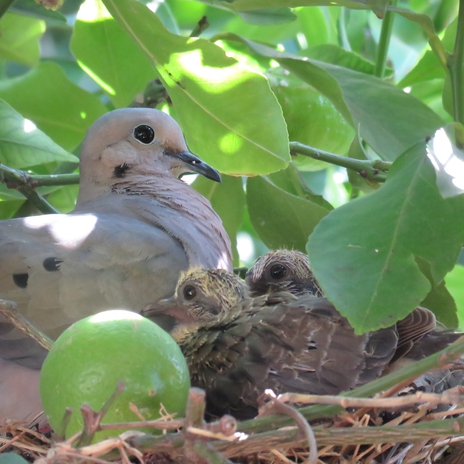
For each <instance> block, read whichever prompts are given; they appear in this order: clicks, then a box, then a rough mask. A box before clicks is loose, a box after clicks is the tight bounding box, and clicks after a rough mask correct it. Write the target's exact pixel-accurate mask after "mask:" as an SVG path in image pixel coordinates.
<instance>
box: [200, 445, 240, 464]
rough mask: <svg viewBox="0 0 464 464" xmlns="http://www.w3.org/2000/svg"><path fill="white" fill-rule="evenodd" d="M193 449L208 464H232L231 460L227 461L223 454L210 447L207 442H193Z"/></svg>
mask: <svg viewBox="0 0 464 464" xmlns="http://www.w3.org/2000/svg"><path fill="white" fill-rule="evenodd" d="M193 449H194V451H195V453H197V454H198V455H199V456H201V457H202V458H204V459H205V460H206V462H207V463H208V464H233V463H232V461H229V460H228V459H227V458H226V457H225V456H224V455H222V454H221V453H219V452H218V451H217V450H215V449H214V448H212V447H211V446H210V445H209V443H201V442H199V443H195V444H194V445H193Z"/></svg>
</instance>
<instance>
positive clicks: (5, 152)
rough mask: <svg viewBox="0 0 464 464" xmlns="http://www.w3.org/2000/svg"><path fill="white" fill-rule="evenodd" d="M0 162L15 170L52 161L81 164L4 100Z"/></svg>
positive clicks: (0, 113) (1, 103) (0, 108)
mask: <svg viewBox="0 0 464 464" xmlns="http://www.w3.org/2000/svg"><path fill="white" fill-rule="evenodd" d="M0 160H1V162H2V164H5V165H7V166H9V167H13V168H25V167H30V166H35V165H37V164H42V163H49V162H51V161H78V159H77V158H76V157H75V156H74V155H71V154H70V153H68V152H66V151H65V150H63V149H62V148H61V147H60V146H58V145H57V144H56V143H54V142H53V141H52V140H51V139H50V138H48V137H47V136H46V135H45V134H44V133H43V132H41V131H40V130H38V129H37V128H36V127H35V126H34V124H32V122H31V121H28V120H25V119H24V118H23V117H22V116H21V115H20V114H19V113H17V112H16V111H15V110H14V109H13V108H11V106H9V105H8V104H7V103H5V102H4V101H1V100H0Z"/></svg>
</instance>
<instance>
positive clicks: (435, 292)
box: [416, 257, 458, 327]
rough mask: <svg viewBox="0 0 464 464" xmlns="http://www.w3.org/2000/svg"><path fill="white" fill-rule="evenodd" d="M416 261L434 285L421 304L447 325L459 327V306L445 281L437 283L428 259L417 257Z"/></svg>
mask: <svg viewBox="0 0 464 464" xmlns="http://www.w3.org/2000/svg"><path fill="white" fill-rule="evenodd" d="M416 262H417V264H418V266H419V269H420V270H421V272H422V273H423V274H424V275H425V277H427V279H428V280H429V282H430V285H431V286H432V290H430V292H429V293H428V294H427V296H426V297H425V299H424V300H422V301H421V306H425V307H426V308H428V309H430V310H431V311H433V312H434V314H435V316H436V317H437V319H438V321H440V322H441V323H442V324H444V325H445V326H446V327H457V326H458V316H457V307H456V303H455V301H454V298H453V297H452V296H451V293H450V292H449V291H448V289H447V288H446V285H445V282H444V281H441V282H440V283H438V284H435V282H434V281H433V278H432V275H431V273H430V267H429V265H428V263H427V262H426V261H424V260H423V259H421V258H417V257H416Z"/></svg>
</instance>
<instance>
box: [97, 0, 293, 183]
mask: <svg viewBox="0 0 464 464" xmlns="http://www.w3.org/2000/svg"><path fill="white" fill-rule="evenodd" d="M104 3H105V5H106V7H107V8H108V10H109V11H110V12H111V14H112V15H113V17H114V18H115V19H116V20H117V21H118V22H119V24H120V25H121V26H122V27H123V29H124V30H125V31H126V32H127V33H128V34H129V35H130V36H131V37H132V38H133V39H134V40H135V41H136V43H137V44H138V46H139V47H140V48H141V49H142V50H144V52H145V53H147V54H148V56H149V57H150V59H151V60H152V62H153V63H154V64H155V65H156V68H157V70H158V72H159V73H160V76H161V78H162V80H163V81H164V84H165V86H166V88H167V91H168V93H169V96H170V97H171V99H172V101H173V103H174V105H175V107H176V110H177V115H178V120H179V122H180V124H181V126H182V129H183V131H184V134H185V137H186V140H187V143H188V144H189V146H190V147H191V148H192V150H193V151H195V152H197V153H198V154H199V155H200V156H201V157H202V158H203V159H204V160H205V161H206V162H207V163H210V164H212V165H214V166H215V167H216V168H218V169H219V170H220V171H221V172H224V173H226V174H234V175H241V174H246V175H255V174H260V173H270V172H273V171H276V170H279V169H282V168H283V167H285V166H286V165H287V164H288V161H289V159H290V155H289V147H288V136H287V131H286V127H285V122H284V119H283V117H282V111H281V109H280V106H279V104H278V103H277V100H276V98H275V96H274V94H273V93H272V91H271V89H270V87H269V83H268V82H267V80H266V78H265V77H264V76H263V75H261V74H259V73H256V72H253V71H250V70H249V69H248V68H245V67H244V66H242V65H241V64H239V63H238V62H237V61H236V60H235V59H233V58H228V57H227V56H226V55H225V53H224V51H223V50H222V49H221V48H220V47H218V46H216V45H214V44H212V43H210V42H208V41H205V40H203V39H192V38H185V37H180V36H177V35H174V34H171V33H170V32H168V31H167V30H166V29H165V28H164V26H163V25H162V24H161V22H160V20H159V19H158V18H157V17H156V15H155V14H153V13H152V12H151V11H150V10H149V9H148V8H147V7H145V5H142V4H141V3H139V2H136V1H134V0H130V1H126V2H116V1H115V0H105V2H104Z"/></svg>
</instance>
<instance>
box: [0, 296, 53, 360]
mask: <svg viewBox="0 0 464 464" xmlns="http://www.w3.org/2000/svg"><path fill="white" fill-rule="evenodd" d="M0 313H1V314H2V315H3V316H4V317H6V318H7V319H8V321H10V322H11V323H12V324H13V325H14V326H15V327H17V328H18V329H19V330H21V332H23V333H25V334H26V335H27V336H28V337H30V338H32V339H33V340H35V341H36V342H37V343H38V344H39V345H40V346H41V347H43V348H45V349H46V350H47V351H50V348H51V347H52V346H53V341H52V340H51V339H50V338H49V337H47V336H46V335H45V334H44V333H43V332H41V331H40V330H39V329H37V328H36V327H34V326H33V325H32V324H31V323H30V322H29V321H28V320H27V319H26V318H25V317H24V316H22V315H21V314H20V313H19V311H18V306H17V304H16V303H15V302H14V301H9V300H0Z"/></svg>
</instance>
